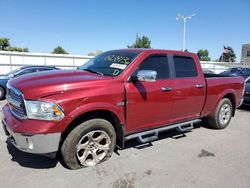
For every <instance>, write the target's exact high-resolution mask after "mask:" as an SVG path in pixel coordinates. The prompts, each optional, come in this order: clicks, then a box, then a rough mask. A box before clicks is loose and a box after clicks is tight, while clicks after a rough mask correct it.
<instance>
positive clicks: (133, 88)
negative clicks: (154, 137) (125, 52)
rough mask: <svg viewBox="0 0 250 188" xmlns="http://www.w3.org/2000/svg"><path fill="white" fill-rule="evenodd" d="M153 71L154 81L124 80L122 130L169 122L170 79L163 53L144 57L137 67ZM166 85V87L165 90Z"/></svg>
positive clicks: (171, 97) (171, 83) (147, 127)
mask: <svg viewBox="0 0 250 188" xmlns="http://www.w3.org/2000/svg"><path fill="white" fill-rule="evenodd" d="M140 70H155V71H156V72H157V79H156V81H155V82H143V81H134V82H127V83H126V85H125V87H126V92H127V110H126V112H127V115H126V117H127V120H126V131H127V132H134V131H140V130H143V129H150V128H153V127H158V126H161V125H166V124H169V123H171V111H172V105H173V93H172V91H171V89H172V87H173V86H174V80H172V79H170V66H169V62H168V58H167V55H166V54H157V55H156V54H155V55H150V56H148V57H147V58H145V59H144V60H143V61H142V62H141V64H140V65H139V67H138V69H137V70H136V71H135V72H134V75H136V74H137V72H138V71H140ZM166 88H168V89H169V90H167V89H166Z"/></svg>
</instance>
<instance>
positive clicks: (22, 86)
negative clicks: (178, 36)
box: [2, 49, 244, 169]
mask: <svg viewBox="0 0 250 188" xmlns="http://www.w3.org/2000/svg"><path fill="white" fill-rule="evenodd" d="M7 87H8V94H7V101H8V103H7V104H6V105H5V106H4V108H3V113H4V118H3V121H2V123H3V127H4V130H5V132H6V135H7V136H8V138H9V139H8V140H9V141H10V142H11V143H12V144H14V145H15V146H16V147H17V148H18V149H20V150H22V151H25V152H29V153H36V154H42V155H48V154H53V153H57V154H60V155H61V156H62V159H63V161H64V163H65V164H66V165H67V166H68V167H69V168H70V169H77V168H80V167H86V166H94V165H96V164H98V163H100V162H103V161H105V160H107V159H108V158H110V157H111V154H112V153H113V151H114V148H115V146H117V147H118V148H123V147H124V142H125V141H126V140H129V139H133V138H137V139H139V141H141V142H150V141H152V140H155V139H157V138H158V133H159V132H161V131H166V130H169V129H177V130H179V131H188V130H190V129H192V128H193V124H194V123H198V122H200V121H201V120H202V119H206V120H207V121H208V122H209V125H211V127H213V128H216V129H223V128H225V127H226V126H227V125H228V124H229V122H230V120H231V117H232V116H234V114H235V109H236V108H237V107H238V106H239V105H240V104H241V102H242V101H243V98H242V97H243V91H244V89H243V88H244V79H243V78H241V77H232V76H225V75H213V74H208V75H205V76H204V74H203V72H202V69H201V65H200V62H199V59H198V57H197V56H196V55H195V54H193V53H188V52H180V51H170V50H155V49H124V50H113V51H108V52H105V53H102V54H101V55H98V56H96V57H95V58H93V59H91V60H89V61H88V62H87V63H86V64H84V65H82V66H81V67H79V68H78V70H62V71H57V72H46V73H45V72H44V73H35V74H29V75H24V76H21V77H19V78H15V79H12V80H10V81H9V82H8V86H7Z"/></svg>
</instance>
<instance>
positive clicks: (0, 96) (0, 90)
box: [0, 87, 5, 100]
mask: <svg viewBox="0 0 250 188" xmlns="http://www.w3.org/2000/svg"><path fill="white" fill-rule="evenodd" d="M3 99H5V91H4V88H2V87H0V100H3Z"/></svg>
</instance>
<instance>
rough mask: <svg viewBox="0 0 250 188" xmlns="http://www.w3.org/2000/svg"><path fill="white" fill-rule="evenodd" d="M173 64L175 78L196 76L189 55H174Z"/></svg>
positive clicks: (193, 63)
mask: <svg viewBox="0 0 250 188" xmlns="http://www.w3.org/2000/svg"><path fill="white" fill-rule="evenodd" d="M174 66H175V76H176V78H187V77H196V76H197V70H196V66H195V62H194V60H193V59H192V58H190V57H181V56H174Z"/></svg>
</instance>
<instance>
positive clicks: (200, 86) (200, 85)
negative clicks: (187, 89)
mask: <svg viewBox="0 0 250 188" xmlns="http://www.w3.org/2000/svg"><path fill="white" fill-rule="evenodd" d="M196 87H197V88H203V87H204V85H202V84H197V85H196Z"/></svg>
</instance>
